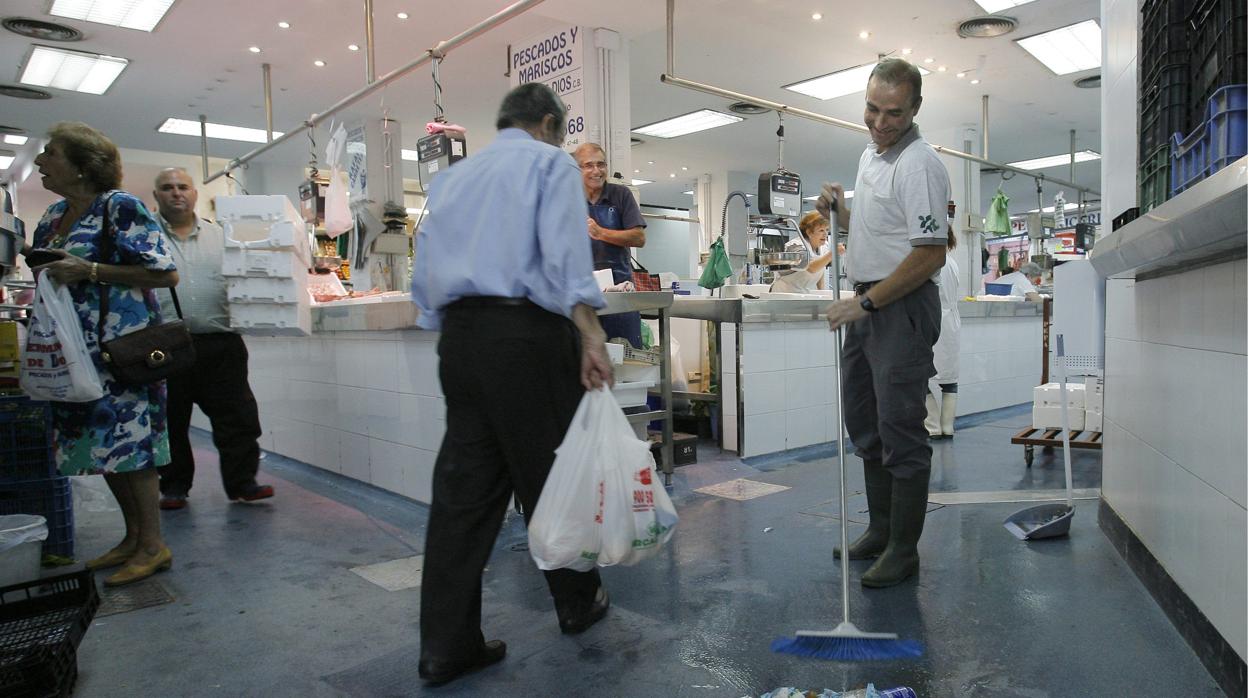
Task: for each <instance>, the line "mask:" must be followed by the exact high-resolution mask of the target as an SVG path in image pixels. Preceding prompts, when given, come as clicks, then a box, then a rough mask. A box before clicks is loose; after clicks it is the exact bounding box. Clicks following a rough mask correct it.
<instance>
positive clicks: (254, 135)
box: [156, 117, 282, 143]
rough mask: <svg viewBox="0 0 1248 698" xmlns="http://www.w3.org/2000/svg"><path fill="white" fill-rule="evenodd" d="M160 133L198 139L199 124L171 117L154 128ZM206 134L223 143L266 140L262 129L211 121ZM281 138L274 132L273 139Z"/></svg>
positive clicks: (279, 132) (278, 132)
mask: <svg viewBox="0 0 1248 698" xmlns="http://www.w3.org/2000/svg"><path fill="white" fill-rule="evenodd" d="M156 130H157V131H159V132H161V133H172V134H174V135H178V136H195V137H199V122H198V121H191V120H190V119H174V118H172V117H170V118H168V119H165V123H163V124H161V125H160V126H158V127H157V128H156ZM206 130H207V132H208V137H209V138H219V139H221V140H224V141H246V142H248V143H265V142H267V141H268V139H267V138H266V137H265V134H264V129H262V128H245V127H243V126H227V125H225V124H214V123H212V122H211V121H210V122H208V124H207V129H206ZM281 136H282V132H281V131H274V132H273V138H274V139H277V138H280V137H281Z"/></svg>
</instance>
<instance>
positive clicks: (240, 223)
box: [217, 196, 312, 336]
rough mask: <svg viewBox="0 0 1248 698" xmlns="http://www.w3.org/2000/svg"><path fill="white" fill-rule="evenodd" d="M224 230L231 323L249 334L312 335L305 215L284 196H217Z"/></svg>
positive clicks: (224, 269) (224, 267)
mask: <svg viewBox="0 0 1248 698" xmlns="http://www.w3.org/2000/svg"><path fill="white" fill-rule="evenodd" d="M217 221H218V222H220V223H221V227H222V228H223V229H224V230H225V252H224V254H223V256H222V264H221V274H222V276H224V277H226V283H227V291H226V293H227V298H228V299H229V302H230V327H233V328H236V329H238V330H239V331H240V332H244V333H247V334H260V335H295V336H304V335H309V334H311V333H312V297H311V295H310V294H309V293H308V267H310V266H311V265H312V250H311V245H310V244H309V243H308V234H307V230H306V229H305V227H304V223H303V218H302V217H300V215H299V212H298V211H297V210H296V209H295V207H294V206H293V205H291V203H290V199H288V198H286V197H285V196H218V197H217Z"/></svg>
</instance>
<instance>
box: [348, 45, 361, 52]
mask: <svg viewBox="0 0 1248 698" xmlns="http://www.w3.org/2000/svg"><path fill="white" fill-rule="evenodd" d="M347 50H348V51H359V50H360V47H359V46H356V45H355V44H347Z"/></svg>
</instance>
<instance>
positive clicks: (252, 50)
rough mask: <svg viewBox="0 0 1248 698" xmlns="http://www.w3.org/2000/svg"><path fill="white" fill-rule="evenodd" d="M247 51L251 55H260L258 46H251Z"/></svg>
mask: <svg viewBox="0 0 1248 698" xmlns="http://www.w3.org/2000/svg"><path fill="white" fill-rule="evenodd" d="M247 50H248V51H251V52H252V53H260V47H259V46H252V47H250V48H248V49H247Z"/></svg>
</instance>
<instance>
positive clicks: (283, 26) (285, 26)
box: [277, 22, 290, 29]
mask: <svg viewBox="0 0 1248 698" xmlns="http://www.w3.org/2000/svg"><path fill="white" fill-rule="evenodd" d="M277 27H278V29H290V22H278V23H277Z"/></svg>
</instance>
